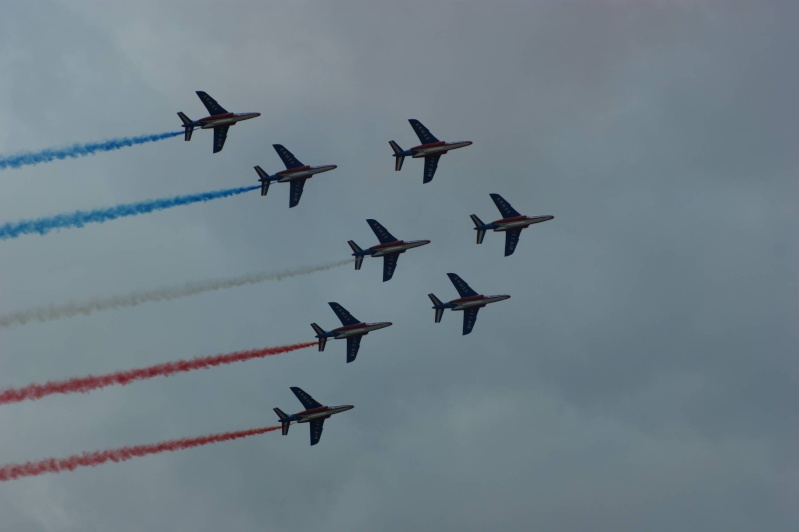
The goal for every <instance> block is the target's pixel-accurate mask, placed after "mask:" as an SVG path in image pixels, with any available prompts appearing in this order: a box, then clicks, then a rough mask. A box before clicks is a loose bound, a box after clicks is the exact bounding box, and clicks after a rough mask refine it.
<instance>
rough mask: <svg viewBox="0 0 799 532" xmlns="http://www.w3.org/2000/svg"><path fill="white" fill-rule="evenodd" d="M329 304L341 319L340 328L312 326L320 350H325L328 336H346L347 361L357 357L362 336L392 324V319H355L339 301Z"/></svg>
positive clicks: (340, 337) (337, 337) (336, 338)
mask: <svg viewBox="0 0 799 532" xmlns="http://www.w3.org/2000/svg"><path fill="white" fill-rule="evenodd" d="M328 305H330V308H332V309H333V312H335V313H336V316H338V319H340V320H341V325H342V326H341V327H339V328H338V329H333V330H332V331H325V330H324V329H322V328H321V327H320V326H318V325H317V324H315V323H312V324H311V327H313V330H314V331H316V338H318V339H319V351H324V350H325V345H326V344H327V339H328V338H333V339H334V340H341V339H343V338H346V340H347V363H350V362H352V361H353V360H355V357H356V356H358V348H359V347H360V346H361V337H362V336H364V335H367V334H369V333H370V332H371V331H376V330H377V329H382V328H384V327H388V326H389V325H391V322H390V321H382V322H378V323H364V322H362V321H360V320H357V319H355V318H354V317H353V316H352V314H350V313H349V312H347V311H346V310H345V309H344V307H342V306H341V305H339V304H338V303H333V302H331V303H328Z"/></svg>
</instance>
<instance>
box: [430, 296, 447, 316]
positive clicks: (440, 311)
mask: <svg viewBox="0 0 799 532" xmlns="http://www.w3.org/2000/svg"><path fill="white" fill-rule="evenodd" d="M427 297H429V298H430V301H432V302H433V308H434V309H435V311H436V323H440V322H441V318H443V317H444V308H445V307H444V304H443V303H442V302H441V300H440V299H438V298H437V297H436V296H435V294H427Z"/></svg>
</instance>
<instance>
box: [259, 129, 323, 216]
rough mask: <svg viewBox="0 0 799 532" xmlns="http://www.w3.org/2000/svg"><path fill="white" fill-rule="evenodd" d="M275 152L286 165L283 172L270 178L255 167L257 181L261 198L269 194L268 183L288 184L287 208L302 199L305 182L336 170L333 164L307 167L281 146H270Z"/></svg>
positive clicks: (261, 169) (295, 204)
mask: <svg viewBox="0 0 799 532" xmlns="http://www.w3.org/2000/svg"><path fill="white" fill-rule="evenodd" d="M272 147H273V148H275V151H276V152H277V154H278V155H279V156H280V158H281V159H282V160H283V164H285V165H286V169H285V170H281V171H280V172H278V173H276V174H275V175H272V176H270V175H269V174H267V173H266V172H264V170H263V168H261V167H260V166H256V167H255V171H256V172H257V173H258V180H259V181H260V182H261V196H266V193H267V192H269V183H271V182H276V183H289V184H290V186H291V190H290V191H289V208H291V207H296V206H297V204H298V203H299V202H300V197H302V187H304V186H305V181H306V180H308V179H310V178H312V177H313V176H314V175H315V174H321V173H322V172H327V171H330V170H334V169H336V168H338V167H337V166H336V165H335V164H329V165H327V166H307V165H304V164H302V163H301V162H300V161H298V160H297V158H296V157H294V155H292V153H291V152H290V151H288V150H287V149H286V148H284V147H283V145H281V144H272Z"/></svg>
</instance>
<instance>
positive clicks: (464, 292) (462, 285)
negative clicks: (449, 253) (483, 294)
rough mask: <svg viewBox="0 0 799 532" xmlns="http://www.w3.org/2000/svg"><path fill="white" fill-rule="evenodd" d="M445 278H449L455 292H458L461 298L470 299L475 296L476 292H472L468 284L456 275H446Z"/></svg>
mask: <svg viewBox="0 0 799 532" xmlns="http://www.w3.org/2000/svg"><path fill="white" fill-rule="evenodd" d="M447 276H448V277H449V280H450V281H452V284H454V285H455V290H457V291H458V293H459V294H460V295H461V297H470V296H476V295H477V292H475V291H474V290H472V289H471V287H470V286H469V285H468V284H466V282H465V281H464V280H463V279H461V278H460V277H459V276H457V275H456V274H454V273H448V274H447Z"/></svg>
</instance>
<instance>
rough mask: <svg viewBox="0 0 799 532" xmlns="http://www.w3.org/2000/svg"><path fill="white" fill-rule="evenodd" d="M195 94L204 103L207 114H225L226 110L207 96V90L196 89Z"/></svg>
mask: <svg viewBox="0 0 799 532" xmlns="http://www.w3.org/2000/svg"><path fill="white" fill-rule="evenodd" d="M197 96H199V97H200V101H202V102H203V105H205V108H206V109H208V114H209V115H212V116H213V115H224V114H227V110H226V109H225V108H224V107H222V106H221V105H219V104H218V103H216V100H214V99H213V98H211V97H210V96H208V93H207V92H203V91H197Z"/></svg>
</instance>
